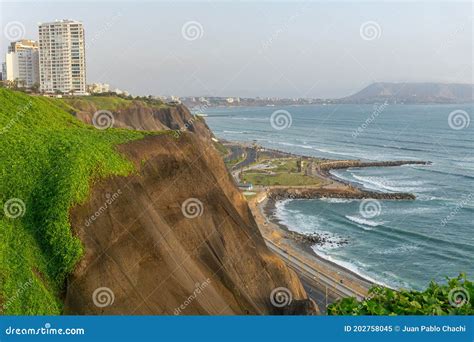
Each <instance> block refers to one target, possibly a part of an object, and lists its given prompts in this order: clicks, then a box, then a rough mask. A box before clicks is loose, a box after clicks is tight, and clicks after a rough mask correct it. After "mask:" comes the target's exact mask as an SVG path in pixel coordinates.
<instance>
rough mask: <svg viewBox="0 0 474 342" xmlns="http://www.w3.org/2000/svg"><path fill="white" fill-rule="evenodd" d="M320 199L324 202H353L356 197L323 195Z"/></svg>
mask: <svg viewBox="0 0 474 342" xmlns="http://www.w3.org/2000/svg"><path fill="white" fill-rule="evenodd" d="M319 200H320V201H322V202H327V203H351V202H354V201H355V200H354V199H347V198H331V197H322V198H320V199H319Z"/></svg>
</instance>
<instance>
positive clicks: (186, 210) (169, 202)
mask: <svg viewBox="0 0 474 342" xmlns="http://www.w3.org/2000/svg"><path fill="white" fill-rule="evenodd" d="M160 122H161V120H160ZM119 150H120V151H121V152H122V153H123V154H124V155H125V156H126V157H127V158H128V159H130V160H131V161H133V163H134V164H135V166H136V169H137V172H136V173H135V174H133V175H131V176H129V177H113V178H110V179H107V180H105V181H101V182H99V183H97V184H95V185H94V187H93V190H92V192H91V195H90V199H89V200H88V201H87V203H85V204H84V205H81V206H78V207H76V208H74V209H73V210H72V212H71V221H72V226H73V227H74V230H75V233H76V234H78V236H79V237H80V239H81V240H82V241H83V243H84V245H85V255H84V257H83V259H82V260H81V261H80V263H79V264H78V265H77V267H76V269H75V271H74V273H73V274H72V275H71V276H70V278H69V280H68V284H67V291H66V298H65V312H66V313H67V314H151V315H153V314H165V315H173V314H182V315H191V314H193V315H196V314H197V315H200V314H205V315H207V314H209V315H218V314H219V315H220V314H223V315H227V314H282V313H286V314H313V313H315V312H316V308H315V306H314V304H313V302H311V301H310V300H308V299H307V295H306V293H305V291H304V289H303V287H302V285H301V283H300V281H299V279H298V277H297V276H296V274H295V273H294V272H293V271H292V270H290V269H289V268H288V267H287V266H286V265H285V264H284V263H283V262H282V261H281V260H280V259H279V258H278V257H277V256H276V255H274V254H273V253H272V252H270V251H269V250H268V249H267V247H266V246H265V243H264V241H263V238H262V236H261V235H260V232H259V230H258V227H257V226H256V223H255V221H254V219H253V217H252V214H251V212H250V210H249V208H248V205H247V203H246V201H245V199H244V198H243V197H242V195H241V194H240V192H239V191H238V190H237V189H236V187H235V185H234V183H233V180H232V179H231V176H230V175H229V173H228V172H227V170H226V168H225V166H224V163H223V162H222V160H221V158H220V157H219V155H218V153H217V151H216V150H215V149H214V147H213V146H212V144H210V143H208V142H206V141H205V140H204V139H201V138H199V137H198V136H197V135H196V134H192V133H188V132H186V133H183V134H182V135H181V136H180V137H179V138H178V139H176V138H174V137H172V136H167V135H162V136H151V137H148V138H146V139H144V140H140V141H135V142H132V143H129V144H126V145H122V146H120V147H119ZM277 288H284V292H283V293H281V291H280V292H279V293H278V294H276V293H275V291H274V290H275V289H277ZM285 289H286V290H287V292H285V291H286V290H285ZM272 293H273V304H272V300H271V299H272ZM287 295H289V296H290V297H291V298H290V299H291V301H290V300H287V299H286V297H285V296H287ZM275 296H276V297H275ZM279 296H280V297H279ZM282 301H283V302H285V303H289V305H288V306H284V307H283V308H280V307H279V306H280V305H279V303H281V302H282ZM275 302H276V304H277V305H274V304H275Z"/></svg>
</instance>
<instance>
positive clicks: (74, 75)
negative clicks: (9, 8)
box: [39, 20, 86, 95]
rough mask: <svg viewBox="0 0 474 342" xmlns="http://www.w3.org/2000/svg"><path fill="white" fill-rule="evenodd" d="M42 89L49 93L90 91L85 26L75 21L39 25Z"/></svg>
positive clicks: (79, 93) (58, 21)
mask: <svg viewBox="0 0 474 342" xmlns="http://www.w3.org/2000/svg"><path fill="white" fill-rule="evenodd" d="M39 48H40V54H39V65H40V89H41V90H42V91H44V92H46V93H56V92H61V93H74V94H76V95H81V94H85V93H86V54H85V44H84V28H83V26H82V23H80V22H78V21H74V20H57V21H54V22H50V23H43V24H40V25H39Z"/></svg>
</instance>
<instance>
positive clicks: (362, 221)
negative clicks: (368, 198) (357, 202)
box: [344, 215, 385, 227]
mask: <svg viewBox="0 0 474 342" xmlns="http://www.w3.org/2000/svg"><path fill="white" fill-rule="evenodd" d="M344 217H345V218H346V219H348V220H349V221H352V222H355V223H358V224H362V225H365V226H370V227H378V226H380V225H382V224H384V223H385V222H383V221H371V220H367V219H365V218H363V217H359V216H352V215H345V216H344Z"/></svg>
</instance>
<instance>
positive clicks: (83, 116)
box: [72, 101, 213, 139]
mask: <svg viewBox="0 0 474 342" xmlns="http://www.w3.org/2000/svg"><path fill="white" fill-rule="evenodd" d="M72 104H73V105H74V106H75V107H76V110H75V112H74V115H75V116H76V117H77V118H78V119H79V120H81V121H83V122H85V123H88V124H92V118H93V116H94V113H96V112H97V111H99V110H102V109H101V108H100V107H97V106H96V105H95V104H93V103H90V102H89V103H84V102H74V103H72ZM110 112H112V114H113V116H114V125H113V127H117V128H129V129H136V130H145V131H162V130H169V129H171V130H179V131H190V132H193V133H196V134H197V135H198V136H199V137H201V138H205V139H210V138H211V137H212V136H213V135H212V132H211V130H210V129H209V127H208V126H207V124H206V123H205V121H204V120H203V119H201V118H200V117H197V116H194V115H192V114H191V113H190V112H189V110H188V108H187V107H186V106H183V105H163V106H160V107H155V106H148V105H147V104H146V103H144V102H142V101H130V104H129V105H127V106H122V107H119V108H117V109H115V110H111V111H110Z"/></svg>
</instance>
